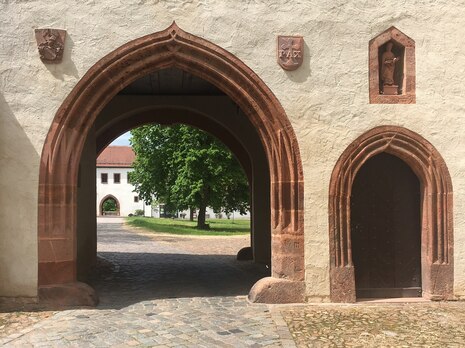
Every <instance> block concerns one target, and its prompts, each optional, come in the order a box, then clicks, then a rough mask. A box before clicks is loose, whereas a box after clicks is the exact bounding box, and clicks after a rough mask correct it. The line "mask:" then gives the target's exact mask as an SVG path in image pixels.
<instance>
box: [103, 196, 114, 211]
mask: <svg viewBox="0 0 465 348" xmlns="http://www.w3.org/2000/svg"><path fill="white" fill-rule="evenodd" d="M103 211H116V202H115V200H114V199H113V198H108V199H106V200H105V202H103Z"/></svg>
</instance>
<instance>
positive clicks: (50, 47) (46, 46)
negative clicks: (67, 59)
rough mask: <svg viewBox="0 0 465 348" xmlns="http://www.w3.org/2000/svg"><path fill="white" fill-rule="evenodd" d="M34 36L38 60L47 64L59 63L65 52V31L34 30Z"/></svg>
mask: <svg viewBox="0 0 465 348" xmlns="http://www.w3.org/2000/svg"><path fill="white" fill-rule="evenodd" d="M35 36H36V41H37V48H38V50H39V55H40V59H41V60H42V61H43V62H44V63H48V64H58V63H60V62H61V60H62V58H63V52H64V51H65V40H66V30H62V29H36V30H35Z"/></svg>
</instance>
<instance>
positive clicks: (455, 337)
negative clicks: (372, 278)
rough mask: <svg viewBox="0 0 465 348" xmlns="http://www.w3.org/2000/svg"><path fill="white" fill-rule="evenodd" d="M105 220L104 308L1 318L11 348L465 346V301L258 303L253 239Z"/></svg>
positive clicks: (1, 337)
mask: <svg viewBox="0 0 465 348" xmlns="http://www.w3.org/2000/svg"><path fill="white" fill-rule="evenodd" d="M123 222H124V220H123V219H121V218H100V219H99V221H98V226H99V228H98V233H99V234H98V251H99V265H98V267H97V271H96V272H95V274H94V275H93V277H92V281H91V284H92V285H93V286H94V287H95V289H96V290H97V292H98V294H99V297H100V303H99V305H98V306H97V307H96V308H81V309H68V310H62V311H53V312H51V311H33V312H7V313H2V314H0V322H1V323H0V327H1V330H0V344H1V345H2V346H5V347H131V346H140V347H295V346H297V347H462V346H464V344H465V343H464V342H465V304H464V303H463V302H427V301H422V300H417V301H416V302H411V303H393V302H384V303H374V302H358V303H356V304H343V305H342V304H289V305H265V304H251V303H249V302H248V301H247V293H248V291H249V289H250V287H251V286H252V285H253V284H254V283H255V282H256V280H258V279H259V278H261V277H263V276H266V275H267V274H268V270H267V268H266V266H260V265H255V264H253V263H251V262H244V261H242V262H240V261H236V259H235V255H236V253H237V250H239V249H241V248H242V247H245V246H247V245H248V244H249V243H250V241H249V238H250V237H249V236H248V235H239V236H225V237H217V236H175V235H168V234H153V233H149V232H147V231H145V230H143V229H139V228H134V227H129V226H127V225H125V224H124V223H123Z"/></svg>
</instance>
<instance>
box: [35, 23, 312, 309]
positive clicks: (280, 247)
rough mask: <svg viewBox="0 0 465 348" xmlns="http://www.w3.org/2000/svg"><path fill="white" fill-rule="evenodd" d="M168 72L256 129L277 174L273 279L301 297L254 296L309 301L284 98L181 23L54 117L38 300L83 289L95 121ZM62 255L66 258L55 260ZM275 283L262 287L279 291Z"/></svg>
mask: <svg viewBox="0 0 465 348" xmlns="http://www.w3.org/2000/svg"><path fill="white" fill-rule="evenodd" d="M169 67H176V68H179V69H181V70H184V71H186V72H189V73H191V74H193V75H195V76H198V77H201V78H202V79H205V80H206V81H208V82H210V83H212V84H213V85H215V86H217V87H218V88H220V89H221V90H222V91H223V92H224V93H225V94H227V95H228V96H229V97H230V98H231V99H232V100H233V101H234V102H235V103H236V104H237V105H238V106H239V107H240V108H241V109H242V110H243V112H244V113H245V114H246V116H247V117H248V118H249V119H250V121H251V123H252V124H253V125H254V126H255V128H256V129H257V132H258V134H259V137H260V139H261V141H262V143H263V147H264V149H265V152H266V155H267V159H268V162H269V166H270V172H271V173H270V176H271V178H270V179H271V190H270V191H271V197H270V199H271V206H272V211H271V220H272V221H271V226H272V276H273V278H274V279H273V280H276V279H281V280H283V282H284V281H287V282H289V283H286V284H290V285H289V286H290V287H291V288H292V289H294V288H295V291H288V292H287V295H285V294H284V292H280V293H278V294H271V295H263V296H262V295H260V296H258V295H257V294H255V295H253V296H252V297H253V298H254V299H255V300H257V301H274V302H276V301H277V302H287V301H296V300H298V301H302V300H303V296H304V288H303V280H304V257H303V170H302V163H301V159H300V153H299V147H298V144H297V140H296V136H295V134H294V131H293V129H292V125H291V123H290V122H289V120H288V118H287V116H286V114H285V112H284V110H283V108H282V106H281V105H280V103H279V101H278V100H277V98H276V97H275V96H274V94H273V93H272V92H271V90H270V89H269V88H268V87H267V86H266V85H265V83H264V82H263V81H262V80H261V79H260V78H259V77H258V76H257V75H256V74H255V73H254V72H253V71H252V70H251V69H250V68H248V67H247V66H246V65H245V64H244V63H243V62H241V61H240V60H239V59H238V58H237V57H235V56H234V55H232V54H231V53H229V52H227V51H225V50H224V49H222V48H220V47H218V46H216V45H214V44H213V43H211V42H209V41H206V40H204V39H202V38H199V37H197V36H194V35H192V34H189V33H187V32H185V31H183V30H181V29H180V28H179V27H178V26H177V25H176V23H174V22H173V24H172V25H171V26H170V27H168V28H167V29H165V30H163V31H161V32H157V33H154V34H151V35H147V36H145V37H142V38H139V39H136V40H134V41H131V42H129V43H127V44H125V45H123V46H121V47H120V48H118V49H116V50H115V51H113V52H111V53H110V54H108V55H107V56H105V57H104V58H102V59H101V60H100V61H99V62H97V63H96V64H95V65H94V66H93V67H92V68H91V69H90V70H89V71H88V72H87V73H86V74H85V76H84V77H83V78H82V79H81V80H80V81H79V82H78V84H77V85H76V86H75V88H74V89H73V90H72V91H71V93H70V94H69V95H68V96H67V98H66V99H65V101H64V102H63V104H62V105H61V107H60V108H59V109H58V111H57V113H56V115H55V118H54V120H53V123H52V125H51V127H50V130H49V133H48V134H47V137H46V141H45V144H44V148H43V151H42V157H41V163H40V177H39V228H38V234H39V296H40V297H42V298H47V296H48V295H47V294H52V293H53V291H55V290H53V289H56V288H60V289H61V288H63V285H62V284H75V283H76V192H77V191H76V182H77V172H78V171H77V168H78V164H79V160H80V157H81V152H82V149H83V145H84V141H85V139H86V136H87V134H88V132H89V129H90V128H91V126H92V124H93V122H94V120H95V119H96V117H97V116H98V114H99V113H100V111H101V110H102V108H103V107H104V106H105V105H106V104H107V103H108V102H109V101H110V100H111V99H112V98H113V97H114V96H115V95H116V94H117V93H118V92H119V91H120V90H121V89H123V88H124V87H125V86H127V85H129V84H130V83H132V82H133V81H135V80H137V79H139V78H141V77H143V76H146V75H148V74H150V73H153V72H155V71H158V70H161V69H164V68H169ZM285 161H287V162H285ZM58 249H59V250H60V253H55V252H54V250H58ZM264 282H265V283H266V282H267V281H266V280H265V281H264ZM275 283H276V282H274V283H273V285H270V286H269V287H268V286H266V287H261V288H263V289H269V288H273V289H274V288H276V289H278V288H279V287H278V286H276V287H275V285H274V284H275ZM281 283H282V282H281ZM281 283H279V284H281ZM286 286H288V285H286ZM280 289H282V287H281V288H280ZM68 293H70V292H69V291H68ZM291 294H292V296H293V297H292V298H291V297H290V296H291ZM50 296H52V295H50ZM73 296H74V295H73ZM286 296H287V297H286ZM270 299H271V300H270Z"/></svg>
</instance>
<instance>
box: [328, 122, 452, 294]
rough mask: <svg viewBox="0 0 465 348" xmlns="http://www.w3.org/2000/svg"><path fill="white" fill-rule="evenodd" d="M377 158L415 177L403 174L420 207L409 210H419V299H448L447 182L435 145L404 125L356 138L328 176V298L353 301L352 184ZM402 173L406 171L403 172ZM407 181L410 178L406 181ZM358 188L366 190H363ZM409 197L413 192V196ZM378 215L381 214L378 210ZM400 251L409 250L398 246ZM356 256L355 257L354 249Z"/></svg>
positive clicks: (449, 236) (449, 198) (449, 224)
mask: <svg viewBox="0 0 465 348" xmlns="http://www.w3.org/2000/svg"><path fill="white" fill-rule="evenodd" d="M380 154H383V156H384V155H386V154H387V155H391V156H392V157H395V158H396V160H397V159H399V160H401V162H403V163H401V164H402V165H404V164H405V165H406V166H407V167H408V170H410V171H412V172H413V173H414V174H412V173H410V174H408V175H407V177H410V178H412V175H414V176H416V178H418V181H419V188H420V189H419V191H420V194H419V196H420V198H419V199H420V203H418V202H417V203H415V204H413V206H419V207H420V208H419V209H420V212H419V220H420V240H421V242H420V243H418V242H416V244H417V246H418V244H420V245H421V250H420V254H421V261H420V262H421V291H422V296H423V297H425V298H428V299H450V298H452V296H453V284H454V256H453V252H454V248H453V240H454V239H453V226H452V225H453V220H452V180H451V177H450V174H449V171H448V169H447V166H446V163H445V162H444V159H443V158H442V157H441V155H440V154H439V152H438V151H437V150H436V149H435V148H434V146H433V145H432V144H431V143H429V142H428V141H427V140H425V139H424V138H423V137H421V136H420V135H418V134H416V133H414V132H412V131H410V130H408V129H405V128H403V127H398V126H381V127H376V128H373V129H371V130H369V131H368V132H366V133H364V134H362V135H361V136H360V137H358V138H357V139H355V140H354V141H353V143H352V144H350V145H349V146H348V147H347V149H346V150H345V151H344V152H343V153H342V155H341V157H340V158H339V160H338V161H337V163H336V165H335V167H334V170H333V173H332V175H331V182H330V187H329V245H330V257H331V262H330V296H331V300H332V301H333V302H355V300H356V279H355V278H356V274H358V270H356V269H355V268H356V267H357V265H355V266H354V262H360V260H358V261H357V260H356V257H357V256H355V258H354V250H355V249H354V244H353V243H354V224H356V223H357V221H355V222H352V221H351V218H353V217H355V219H357V217H356V216H354V215H353V214H352V211H351V210H352V208H353V205H352V198H353V194H354V193H355V195H357V192H354V181H355V178H356V177H357V175H358V174H359V173H362V174H361V175H362V177H363V170H362V168H363V167H364V165H365V164H369V162H370V159H372V158H376V156H378V155H380ZM381 158H382V157H381ZM396 166H397V164H396ZM365 168H366V167H365ZM361 170H362V171H361ZM384 170H386V169H384ZM402 170H403V171H405V168H404V169H402ZM360 171H361V172H360ZM376 175H378V176H379V175H380V174H379V173H377V174H376ZM389 180H391V179H389ZM409 180H415V179H407V181H409ZM377 185H379V182H378V183H377ZM356 186H357V183H355V190H356V191H357V187H356ZM415 186H416V185H413V187H415ZM363 189H365V190H366V188H365V187H364V188H363ZM414 196H415V194H413V195H412V197H414ZM385 203H386V202H385ZM384 208H385V206H384ZM355 213H356V212H355ZM359 214H360V213H359ZM364 214H365V215H367V214H368V213H367V212H365V213H364ZM382 214H385V212H384V211H383V213H382ZM378 215H379V213H378ZM397 219H399V218H397ZM413 220H415V218H413V219H412V221H413ZM402 224H404V222H402ZM355 228H357V227H356V226H355ZM409 228H410V227H409ZM416 238H418V237H416ZM362 239H363V238H362ZM403 243H404V244H405V243H406V242H403ZM407 243H408V242H407ZM355 244H357V237H356V238H355ZM384 247H385V245H382V248H384ZM403 247H408V246H407V245H403ZM355 252H356V253H360V251H356V250H355ZM415 253H418V251H416V252H415ZM391 261H392V260H391ZM415 267H417V266H415ZM359 276H360V275H359Z"/></svg>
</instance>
